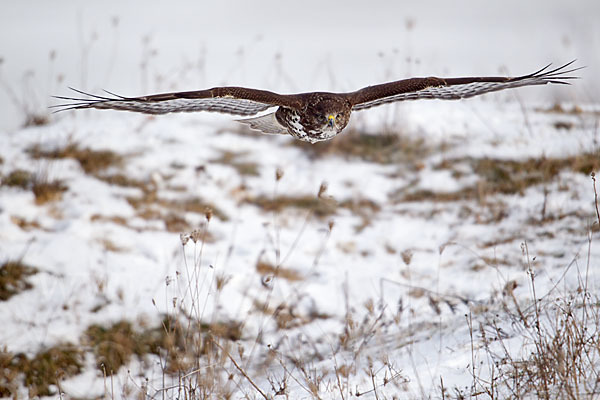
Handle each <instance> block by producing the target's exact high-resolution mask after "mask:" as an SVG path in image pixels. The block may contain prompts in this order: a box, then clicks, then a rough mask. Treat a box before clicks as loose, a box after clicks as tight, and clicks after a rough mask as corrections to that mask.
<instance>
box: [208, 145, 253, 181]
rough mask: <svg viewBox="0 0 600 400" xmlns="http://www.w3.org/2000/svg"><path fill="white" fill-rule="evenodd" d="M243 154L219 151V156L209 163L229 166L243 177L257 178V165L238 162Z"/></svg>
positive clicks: (248, 162) (249, 162)
mask: <svg viewBox="0 0 600 400" xmlns="http://www.w3.org/2000/svg"><path fill="white" fill-rule="evenodd" d="M246 154H247V153H245V152H233V151H229V150H223V151H221V156H220V157H219V158H215V159H213V160H210V162H211V163H216V164H223V165H229V166H230V167H232V168H234V169H235V170H236V171H237V172H238V174H240V175H245V176H258V175H259V174H258V164H257V163H255V162H251V161H240V160H239V159H240V158H242V157H244V156H245V155H246Z"/></svg>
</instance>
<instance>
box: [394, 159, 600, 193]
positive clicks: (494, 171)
mask: <svg viewBox="0 0 600 400" xmlns="http://www.w3.org/2000/svg"><path fill="white" fill-rule="evenodd" d="M465 164H467V165H469V166H470V168H471V169H472V171H473V172H474V173H475V174H477V175H478V176H479V178H480V179H479V181H478V182H477V183H476V184H475V185H471V186H466V187H464V188H462V189H461V190H458V191H453V192H434V191H432V190H414V191H410V190H407V189H406V188H404V189H402V190H399V191H398V192H396V193H393V194H392V197H393V198H395V199H396V200H397V201H400V202H414V201H423V200H430V201H438V202H452V201H460V200H474V199H477V200H479V201H483V200H484V198H485V196H486V195H494V194H505V195H513V194H519V195H523V194H524V193H525V190H527V189H528V188H530V187H532V186H536V185H540V184H545V183H549V182H551V181H552V180H553V179H555V178H556V177H557V176H558V174H559V173H560V172H561V171H565V170H566V171H571V172H575V173H582V174H586V175H589V174H590V173H591V172H592V171H597V170H598V169H600V155H599V154H595V153H584V154H578V155H575V156H571V157H565V158H553V157H542V158H529V159H526V160H499V159H489V158H481V159H476V158H460V159H453V160H445V161H443V162H442V163H440V164H438V165H436V166H435V167H434V168H435V169H452V170H454V171H455V175H457V176H460V175H462V174H463V173H462V172H459V171H457V170H456V169H455V167H456V166H457V165H465Z"/></svg>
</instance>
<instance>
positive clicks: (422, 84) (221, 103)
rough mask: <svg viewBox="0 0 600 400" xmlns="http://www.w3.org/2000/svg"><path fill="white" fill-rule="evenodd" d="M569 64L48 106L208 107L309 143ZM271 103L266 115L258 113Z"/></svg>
mask: <svg viewBox="0 0 600 400" xmlns="http://www.w3.org/2000/svg"><path fill="white" fill-rule="evenodd" d="M573 62H574V61H571V62H570V63H568V64H565V65H563V66H561V67H559V68H556V69H553V70H548V68H549V65H548V66H546V67H544V68H542V69H540V70H539V71H536V72H534V73H532V74H528V75H523V76H518V77H467V78H436V77H428V78H410V79H404V80H400V81H395V82H389V83H383V84H380V85H375V86H368V87H365V88H363V89H360V90H357V91H355V92H349V93H328V92H310V93H300V94H290V95H284V94H278V93H273V92H269V91H266V90H258V89H249V88H244V87H233V86H230V87H215V88H212V89H206V90H198V91H192V92H174V93H162V94H155V95H151V96H142V97H123V96H119V95H115V94H113V93H110V92H107V93H108V95H110V96H111V97H105V96H97V95H92V94H88V93H84V92H81V91H79V90H76V89H73V90H74V91H76V92H78V93H80V94H82V95H84V96H86V97H84V98H73V97H63V96H55V97H56V98H59V99H63V100H69V101H72V102H71V103H67V104H60V105H56V106H53V107H57V108H58V111H64V110H70V109H79V108H98V109H114V110H127V111H135V112H141V113H146V114H166V113H170V112H191V111H214V112H220V113H227V114H233V115H239V116H243V117H250V116H252V117H251V118H245V119H240V120H238V121H239V122H242V123H245V124H248V125H250V127H251V128H253V129H257V130H260V131H262V132H264V133H273V134H290V135H292V136H293V137H295V138H296V139H299V140H304V141H307V142H311V143H315V142H318V141H322V140H328V139H331V138H333V137H334V136H336V135H337V134H339V133H340V132H341V131H342V130H343V129H344V128H345V127H346V125H347V124H348V122H349V121H350V114H351V113H352V111H359V110H364V109H367V108H370V107H374V106H378V105H381V104H386V103H391V102H395V101H402V100H415V99H444V100H454V99H463V98H468V97H473V96H477V95H480V94H483V93H488V92H494V91H498V90H504V89H508V88H515V87H521V86H530V85H544V84H547V83H559V84H565V83H568V80H569V79H576V77H572V76H566V74H569V73H571V72H574V71H577V70H578V69H580V68H573V69H568V67H569V66H570V65H571V64H573ZM275 107H276V109H275V110H274V111H272V112H270V113H264V114H263V113H262V112H263V111H266V110H268V109H270V108H275ZM257 114H258V115H257Z"/></svg>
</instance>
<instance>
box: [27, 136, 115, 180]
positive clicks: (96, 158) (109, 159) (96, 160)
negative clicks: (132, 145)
mask: <svg viewBox="0 0 600 400" xmlns="http://www.w3.org/2000/svg"><path fill="white" fill-rule="evenodd" d="M28 152H29V154H30V155H31V157H33V158H35V159H38V158H50V159H62V158H72V159H75V160H77V162H78V163H79V165H80V166H81V168H82V169H83V170H84V171H85V172H86V173H88V174H96V173H98V172H100V171H102V170H105V169H107V168H108V167H111V166H120V165H121V164H122V163H123V157H122V156H121V155H119V154H117V153H115V152H113V151H110V150H92V149H90V148H80V147H79V145H78V144H77V143H71V144H68V145H66V146H65V147H63V148H57V149H53V150H45V149H42V148H41V147H40V146H39V145H35V146H32V147H30V148H29V149H28Z"/></svg>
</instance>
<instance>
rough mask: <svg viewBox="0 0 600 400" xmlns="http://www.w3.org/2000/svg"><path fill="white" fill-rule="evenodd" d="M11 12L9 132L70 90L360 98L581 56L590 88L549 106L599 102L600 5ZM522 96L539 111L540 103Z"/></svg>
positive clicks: (5, 27)
mask: <svg viewBox="0 0 600 400" xmlns="http://www.w3.org/2000/svg"><path fill="white" fill-rule="evenodd" d="M0 14H1V16H0V85H1V88H0V110H1V111H0V113H1V114H0V128H2V129H14V128H16V127H19V126H22V125H23V124H24V123H25V121H26V119H27V118H28V116H30V117H31V116H32V115H35V116H44V115H46V114H47V113H48V111H47V107H48V105H51V104H54V103H55V102H54V101H53V100H52V99H51V98H50V95H52V94H58V95H65V94H69V90H68V86H73V87H76V88H79V89H82V90H87V91H93V92H96V91H98V90H101V89H107V90H110V91H114V92H116V93H119V94H122V95H129V96H137V95H143V94H148V93H153V92H160V91H170V90H194V89H200V88H204V87H212V86H217V85H224V84H229V85H243V86H251V87H260V88H266V89H270V90H274V91H282V92H296V91H313V90H329V91H350V90H355V89H357V88H360V87H362V86H366V85H369V84H374V83H379V82H382V81H388V80H397V79H402V78H405V77H409V76H415V75H419V76H423V75H426V76H429V75H437V76H465V75H490V74H492V75H495V74H501V75H506V74H513V75H514V74H524V73H529V72H532V71H534V70H536V69H538V68H540V67H542V66H543V65H545V64H547V63H550V62H552V63H554V64H555V65H560V64H562V63H566V62H568V61H570V60H572V59H575V58H576V59H578V62H577V65H581V66H586V67H587V68H586V69H584V70H583V71H580V72H579V73H578V74H579V75H580V76H581V77H582V78H583V80H582V81H580V82H576V85H574V86H573V87H572V88H569V90H565V89H564V88H558V89H560V90H557V88H552V90H550V91H548V92H544V94H545V95H547V96H548V97H547V98H545V99H543V100H545V101H553V100H562V101H573V102H577V103H594V102H597V101H598V95H597V93H598V89H599V80H598V78H597V75H596V74H595V71H597V67H598V66H599V65H600V55H599V53H598V51H597V49H599V48H600V27H599V26H598V23H597V22H598V20H599V18H600V2H598V1H596V0H585V1H578V2H576V3H572V4H570V5H567V4H565V3H564V2H562V1H555V0H549V1H548V0H546V1H530V2H522V1H512V0H511V1H503V2H493V3H492V2H481V1H455V2H447V1H430V2H419V3H417V2H406V1H397V2H388V1H369V2H364V1H354V0H352V1H347V0H344V1H329V2H323V1H314V0H309V1H303V2H291V3H289V2H286V3H285V4H284V3H282V2H280V1H261V2H247V1H220V2H198V1H175V2H170V3H168V4H167V3H163V2H158V1H147V0H144V1H141V0H136V1H128V2H121V1H101V2H72V1H65V0H57V1H53V2H47V1H26V2H18V1H12V2H11V1H5V2H3V4H2V12H1V13H0ZM520 93H521V95H522V96H523V98H524V99H527V100H528V101H530V100H531V101H535V100H536V96H539V93H540V92H536V91H535V90H534V91H531V89H524V90H521V91H520ZM553 96H561V98H556V99H553Z"/></svg>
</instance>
